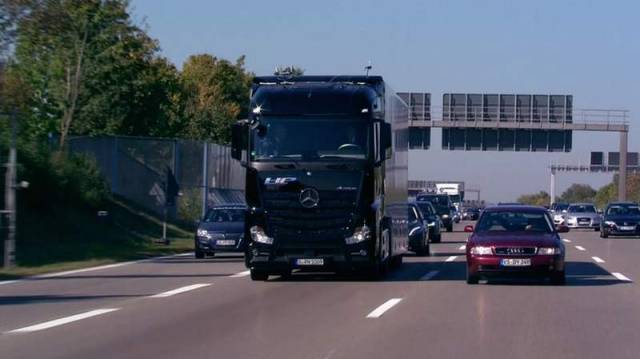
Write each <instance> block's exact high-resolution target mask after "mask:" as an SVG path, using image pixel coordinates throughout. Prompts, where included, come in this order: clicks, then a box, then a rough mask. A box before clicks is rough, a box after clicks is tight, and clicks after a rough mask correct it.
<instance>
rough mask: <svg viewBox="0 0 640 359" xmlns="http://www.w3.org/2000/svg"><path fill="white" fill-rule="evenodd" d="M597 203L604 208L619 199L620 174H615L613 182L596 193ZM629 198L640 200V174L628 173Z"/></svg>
mask: <svg viewBox="0 0 640 359" xmlns="http://www.w3.org/2000/svg"><path fill="white" fill-rule="evenodd" d="M594 197H595V203H596V205H597V206H598V208H604V207H605V206H606V205H607V203H610V202H614V201H617V200H618V175H617V174H616V175H614V176H613V180H612V181H611V183H609V184H607V185H605V186H603V187H601V188H600V189H598V192H597V193H596V195H595V196H594ZM627 200H628V201H632V202H636V203H637V202H640V174H639V173H628V174H627Z"/></svg>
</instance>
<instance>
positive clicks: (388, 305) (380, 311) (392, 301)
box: [367, 298, 402, 318]
mask: <svg viewBox="0 0 640 359" xmlns="http://www.w3.org/2000/svg"><path fill="white" fill-rule="evenodd" d="M400 301H402V298H391V299H389V300H388V301H386V302H384V303H383V304H382V305H381V306H379V307H378V308H376V309H374V310H373V311H372V312H371V313H369V314H367V318H380V317H381V316H382V314H384V313H385V312H386V311H387V310H389V309H391V308H393V307H394V306H395V305H396V304H398V303H400Z"/></svg>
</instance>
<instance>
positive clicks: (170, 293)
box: [149, 283, 211, 298]
mask: <svg viewBox="0 0 640 359" xmlns="http://www.w3.org/2000/svg"><path fill="white" fill-rule="evenodd" d="M210 285H211V283H198V284H192V285H188V286H185V287H180V288H176V289H174V290H170V291H167V292H162V293H158V294H154V295H151V296H149V298H166V297H171V296H173V295H176V294H180V293H184V292H189V291H192V290H196V289H199V288H202V287H208V286H210Z"/></svg>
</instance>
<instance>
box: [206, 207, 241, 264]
mask: <svg viewBox="0 0 640 359" xmlns="http://www.w3.org/2000/svg"><path fill="white" fill-rule="evenodd" d="M245 210H246V207H245V206H244V205H241V204H237V205H220V206H215V207H212V208H210V209H209V210H208V211H207V213H206V214H205V216H204V218H203V219H202V220H201V221H200V223H199V224H198V230H197V231H196V237H195V253H196V258H204V256H205V255H214V254H215V252H243V251H244V250H245V246H246V241H245V240H244V235H243V233H244V216H245Z"/></svg>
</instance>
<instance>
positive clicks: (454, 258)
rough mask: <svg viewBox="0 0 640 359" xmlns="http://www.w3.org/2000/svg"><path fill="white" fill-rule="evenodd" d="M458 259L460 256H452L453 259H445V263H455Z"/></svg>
mask: <svg viewBox="0 0 640 359" xmlns="http://www.w3.org/2000/svg"><path fill="white" fill-rule="evenodd" d="M456 258H458V256H451V257H449V258H447V259H445V260H444V261H445V262H453V261H455V260H456Z"/></svg>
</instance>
